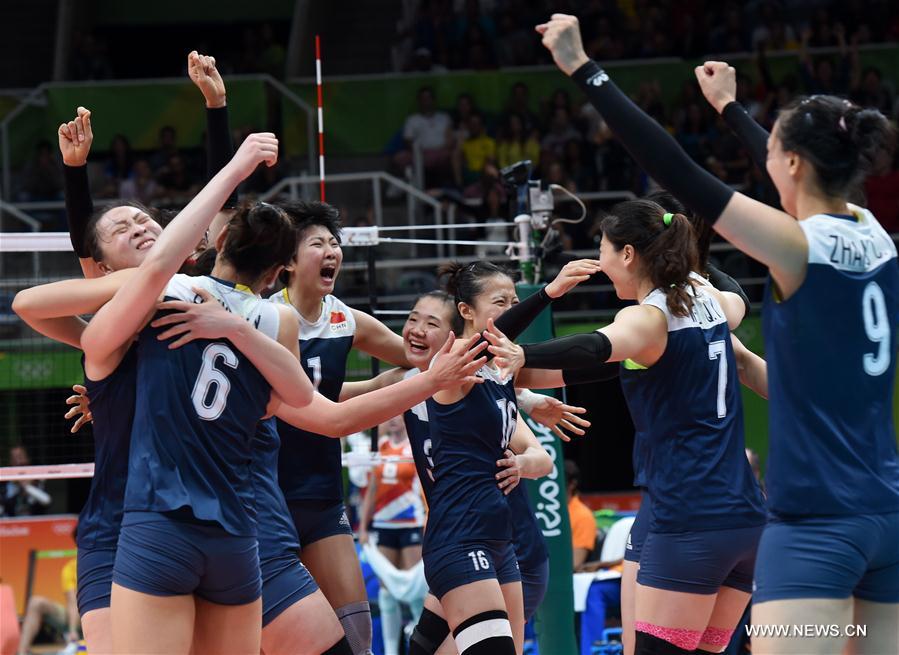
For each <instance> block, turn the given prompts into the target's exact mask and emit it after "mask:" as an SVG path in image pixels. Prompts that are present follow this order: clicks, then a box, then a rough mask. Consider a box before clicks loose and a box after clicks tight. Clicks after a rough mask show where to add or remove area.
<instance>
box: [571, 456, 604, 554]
mask: <svg viewBox="0 0 899 655" xmlns="http://www.w3.org/2000/svg"><path fill="white" fill-rule="evenodd" d="M565 481H566V483H567V484H568V487H567V488H568V520H569V522H570V523H571V548H572V560H573V564H574V570H575V571H577V570H579V569H580V568H581V566H583V564H584V562H586V561H587V558H588V557H589V556H590V554H591V553H592V552H593V551H594V550H595V549H596V519H595V518H594V517H593V512H592V511H590V508H589V507H587V505H585V504H584V501H582V500H581V498H580V493H579V488H580V482H581V471H580V469H579V468H578V465H577V464H575V463H574V462H573V461H572V460H570V459H566V460H565Z"/></svg>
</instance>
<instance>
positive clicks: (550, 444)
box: [527, 417, 567, 537]
mask: <svg viewBox="0 0 899 655" xmlns="http://www.w3.org/2000/svg"><path fill="white" fill-rule="evenodd" d="M527 421H528V426H530V428H531V430H533V431H534V435H535V436H536V437H537V441H539V442H540V445H541V446H543V447H544V448H545V449H546V452H547V453H548V454H549V456H550V457H551V458H552V460H553V470H552V473H550V474H549V475H547V476H546V477H545V478H544V479H543V480H542V481H541V482H540V485H539V486H538V488H537V489H538V493H539V494H540V500H539V501H537V503H536V507H535V509H536V511H535V512H534V515H535V516H536V517H537V520H538V521H539V522H540V529H541V530H542V531H543V536H544V537H558V536H559V535H561V534H562V511H563V510H565V509H566V508H564V507H562V504H561V503H560V502H559V495H560V493H561V491H562V488H561V487H560V486H559V453H558V451H557V450H556V438H555V436H554V435H553V433H552V432H551V431H550V429H549V428H547V427H545V426H543V425H541V424H539V423H537V422H536V421H534V420H532V419H531V418H530V417H528V419H527ZM566 511H567V510H566Z"/></svg>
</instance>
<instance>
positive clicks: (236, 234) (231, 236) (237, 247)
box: [220, 202, 297, 280]
mask: <svg viewBox="0 0 899 655" xmlns="http://www.w3.org/2000/svg"><path fill="white" fill-rule="evenodd" d="M226 230H227V234H226V236H225V244H224V246H223V247H222V251H221V253H220V254H221V256H222V257H223V258H224V259H225V260H226V261H227V262H228V263H230V264H231V265H232V266H234V268H235V269H237V271H238V272H240V273H242V274H245V275H249V276H250V277H251V278H252V279H253V280H258V279H259V278H260V277H262V275H263V274H264V273H265V272H266V271H268V270H269V269H271V268H272V267H273V266H284V265H285V264H287V263H288V262H289V261H290V259H291V258H292V257H293V256H294V255H295V254H296V252H297V232H296V230H295V229H294V227H293V225H292V224H291V221H290V218H288V216H287V214H286V213H285V212H284V210H283V209H281V208H280V207H276V206H275V205H270V204H268V203H265V202H244V203H242V204H241V206H240V207H238V209H237V211H236V212H235V213H234V216H232V217H231V220H230V221H228V225H227V227H226Z"/></svg>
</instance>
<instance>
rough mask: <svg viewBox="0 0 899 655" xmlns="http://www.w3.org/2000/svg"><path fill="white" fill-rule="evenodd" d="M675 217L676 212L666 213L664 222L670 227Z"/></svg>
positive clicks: (663, 218)
mask: <svg viewBox="0 0 899 655" xmlns="http://www.w3.org/2000/svg"><path fill="white" fill-rule="evenodd" d="M673 218H674V214H671V213H666V214H665V215H664V216H662V222H663V223H665V227H668V226H669V225H671V220H672V219H673Z"/></svg>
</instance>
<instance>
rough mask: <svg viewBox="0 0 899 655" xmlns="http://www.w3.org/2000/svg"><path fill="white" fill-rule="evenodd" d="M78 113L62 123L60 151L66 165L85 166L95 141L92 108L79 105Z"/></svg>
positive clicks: (58, 133) (59, 134)
mask: <svg viewBox="0 0 899 655" xmlns="http://www.w3.org/2000/svg"><path fill="white" fill-rule="evenodd" d="M77 114H78V115H77V116H75V118H74V120H71V121H69V122H68V123H62V124H61V125H60V126H59V130H58V131H57V136H58V137H59V151H60V152H61V153H62V161H63V163H64V164H65V165H66V166H84V165H85V164H86V163H87V155H88V153H90V151H91V144H92V143H93V142H94V131H93V129H91V112H90V110H89V109H85V108H84V107H78V109H77Z"/></svg>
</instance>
